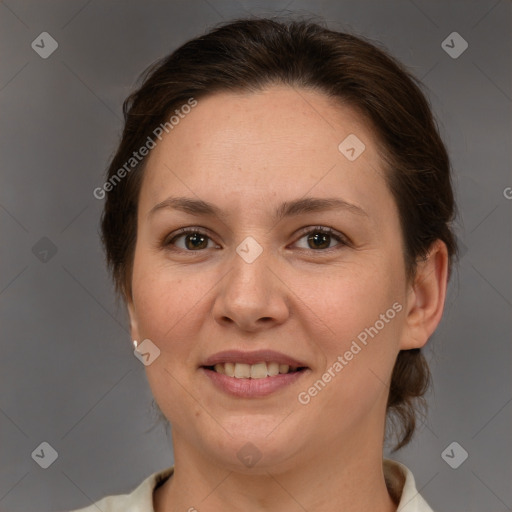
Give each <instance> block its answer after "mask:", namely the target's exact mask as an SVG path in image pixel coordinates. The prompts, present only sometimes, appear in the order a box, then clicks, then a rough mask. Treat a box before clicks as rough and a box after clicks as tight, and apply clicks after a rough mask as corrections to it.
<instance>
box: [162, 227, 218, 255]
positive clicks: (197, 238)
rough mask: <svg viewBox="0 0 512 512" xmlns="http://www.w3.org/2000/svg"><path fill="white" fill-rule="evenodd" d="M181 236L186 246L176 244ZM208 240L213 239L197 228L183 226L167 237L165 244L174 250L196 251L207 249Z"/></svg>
mask: <svg viewBox="0 0 512 512" xmlns="http://www.w3.org/2000/svg"><path fill="white" fill-rule="evenodd" d="M181 238H183V240H184V246H182V247H179V246H177V244H176V240H179V239H181ZM208 241H212V240H211V238H210V237H209V236H208V235H206V234H205V233H203V232H202V231H199V229H197V228H181V229H179V230H178V231H176V232H175V233H172V234H171V235H170V236H169V237H167V238H166V239H165V241H164V243H163V245H164V246H165V247H167V248H169V249H170V250H173V251H174V250H181V251H186V252H196V251H198V250H201V249H207V248H208Z"/></svg>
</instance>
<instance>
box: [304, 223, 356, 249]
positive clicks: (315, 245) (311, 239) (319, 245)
mask: <svg viewBox="0 0 512 512" xmlns="http://www.w3.org/2000/svg"><path fill="white" fill-rule="evenodd" d="M303 238H306V240H307V241H306V244H307V247H301V249H312V250H314V251H323V250H326V249H327V250H328V249H333V248H334V247H332V246H331V242H332V240H333V239H334V240H336V241H338V242H339V243H338V244H337V245H341V246H344V245H348V244H347V242H346V240H345V238H344V237H343V236H342V235H341V233H337V232H335V231H334V230H332V229H331V228H324V227H321V226H319V227H316V228H314V229H311V230H310V231H307V232H306V233H304V234H303V236H302V237H301V238H300V239H303Z"/></svg>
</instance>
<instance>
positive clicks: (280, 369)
mask: <svg viewBox="0 0 512 512" xmlns="http://www.w3.org/2000/svg"><path fill="white" fill-rule="evenodd" d="M202 368H205V369H206V370H210V371H213V372H216V373H219V374H221V375H226V376H227V377H234V378H235V379H266V378H268V377H275V376H276V375H287V374H289V373H296V372H302V371H304V370H307V366H290V365H288V364H280V363H278V362H277V361H269V362H266V361H261V362H259V363H256V364H247V363H231V362H226V363H217V364H215V365H212V366H202Z"/></svg>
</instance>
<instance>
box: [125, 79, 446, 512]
mask: <svg viewBox="0 0 512 512" xmlns="http://www.w3.org/2000/svg"><path fill="white" fill-rule="evenodd" d="M349 134H356V135H357V137H358V138H359V139H360V140H361V141H363V142H364V144H365V146H366V148H365V150H364V151H363V153H362V154H361V155H360V156H359V157H358V158H357V159H356V160H354V161H349V159H347V158H346V157H345V156H344V155H343V154H342V153H341V152H340V151H339V150H338V145H339V144H340V142H341V141H342V140H344V139H345V138H346V137H347V136H348V135H349ZM378 146H379V143H378V141H377V139H376V137H375V135H374V133H373V132H372V130H371V127H370V126H369V125H368V123H366V122H365V121H364V120H363V118H362V117H361V116H359V115H358V114H357V112H356V111H354V110H353V109H352V108H350V107H348V106H346V105H340V104H338V103H334V101H333V100H331V99H329V98H327V97H325V96H324V95H322V94H320V93H318V92H314V91H310V90H304V89H295V90H294V89H292V88H290V87H285V86H279V87H278V86H273V87H270V88H268V89H266V90H265V91H263V92H258V93H243V94H235V93H220V94H215V95H212V96H209V97H207V98H204V99H200V100H199V101H198V105H197V106H196V107H195V108H194V109H193V110H192V111H191V112H190V114H188V115H187V116H186V118H184V119H182V120H181V121H180V123H179V125H178V126H176V127H175V128H174V129H173V131H172V132H170V133H169V134H168V135H166V136H165V137H164V139H163V140H162V141H161V142H159V143H158V145H157V147H156V148H155V149H153V150H152V152H151V155H150V157H149V161H148V163H147V168H146V174H145V177H144V181H143V185H142V189H141V194H140V200H139V211H138V228H137V229H138V238H137V244H136V249H135V258H134V266H133V275H132V286H133V288H132V290H133V293H132V297H131V298H130V299H129V300H128V308H129V313H130V319H131V331H132V336H133V339H134V340H138V341H139V342H140V341H142V340H144V339H146V338H149V339H150V340H151V341H152V342H153V343H154V344H155V345H157V346H158V347H159V349H160V351H161V353H160V356H159V357H158V358H157V359H156V360H155V361H154V362H153V363H152V364H151V365H149V366H147V367H146V372H147V378H148V381H149V384H150V387H151V389H152V392H153V394H154V397H155V400H156V401H157V403H158V404H159V406H160V408H161V410H162V411H163V413H164V414H165V416H166V417H167V418H168V419H169V421H170V422H171V423H172V427H173V430H172V431H173V443H174V454H175V473H174V476H173V477H172V478H171V479H169V480H168V481H167V482H166V483H165V484H164V485H163V486H162V487H160V488H159V489H158V490H157V491H156V492H155V499H154V502H155V510H156V511H157V512H162V511H164V510H165V511H171V510H189V509H190V508H191V507H196V508H197V509H198V510H201V511H218V510H234V511H238V510H240V511H241V510H244V511H245V512H247V511H258V510H266V511H273V510H276V511H277V510H280V511H282V510H286V511H295V510H297V511H299V510H304V509H306V510H308V511H310V512H313V511H317V510H318V511H320V510H321V511H323V512H326V511H327V512H329V511H334V510H344V511H346V512H349V511H356V510H374V511H377V512H384V511H386V512H389V511H393V510H396V505H395V504H394V503H393V502H392V500H391V498H390V496H389V494H388V492H387V489H386V486H385V481H384V477H383V470H382V445H383V433H384V421H385V411H386V400H387V395H388V386H389V382H390V377H391V372H392V369H393V365H394V362H395V359H396V356H397V354H398V352H399V351H400V350H401V349H410V348H414V347H421V346H423V345H424V344H425V343H426V342H427V340H428V338H429V336H430V335H431V334H432V332H433V331H434V329H435V328H436V327H437V325H438V323H439V321H440V319H441V316H442V312H443V307H444V300H445V293H446V281H447V261H448V258H447V251H446V247H445V245H444V244H443V243H442V242H440V241H438V242H437V243H436V244H434V245H433V246H432V250H431V252H430V254H429V257H428V258H427V259H426V260H425V261H423V262H421V263H420V264H419V266H418V271H417V275H416V279H415V281H414V282H411V283H407V282H406V277H405V266H404V258H403V246H402V236H401V230H400V224H399V218H398V212H397V208H396V205H395V202H394V200H393V197H392V195H391V193H390V191H389V190H388V188H387V186H386V183H385V181H384V177H383V173H384V170H383V168H382V162H381V158H380V156H379V153H378ZM169 196H186V197H191V198H194V199H202V200H206V201H209V202H211V203H213V204H215V205H216V206H218V207H219V208H220V209H221V210H222V211H223V213H222V215H221V216H204V215H200V216H197V215H191V214H187V213H184V212H181V211H177V210H172V209H165V208H164V209H160V210H158V212H156V213H154V214H149V212H150V210H151V209H152V208H153V207H154V206H155V205H156V204H158V203H160V202H161V201H164V200H165V199H166V198H168V197H169ZM304 196H307V197H320V198H326V197H338V198H342V199H343V200H345V201H347V202H350V203H352V204H355V205H358V206H359V207H360V208H362V209H363V210H364V211H365V212H366V215H356V214H353V213H350V212H349V211H347V210H328V211H322V212H308V213H303V214H301V215H299V216H295V217H290V218H284V219H282V220H280V221H279V222H277V223H276V221H275V220H273V218H272V213H273V211H274V210H275V209H276V208H277V207H278V206H279V205H280V204H281V203H282V202H284V201H291V200H295V199H299V198H302V197H304ZM315 226H325V227H330V228H332V229H334V230H335V231H336V232H339V233H340V234H342V236H345V237H347V238H348V240H349V243H348V244H343V243H341V242H339V241H337V240H336V239H335V238H334V237H331V238H330V241H329V237H327V239H326V242H325V245H321V243H320V242H319V243H317V245H315V244H314V243H311V242H309V243H308V237H307V236H306V235H307V234H308V233H309V232H310V231H313V230H314V227H315ZM182 227H196V228H197V230H198V231H200V232H201V233H204V234H205V235H206V236H208V237H209V238H207V239H206V240H207V241H205V242H204V245H201V248H200V249H195V250H194V248H193V247H194V245H193V244H192V243H190V240H189V242H188V245H187V244H186V242H187V238H186V235H185V236H181V237H180V238H179V239H175V240H174V246H173V245H168V246H165V244H164V242H165V241H167V242H169V241H170V240H171V239H172V238H173V236H177V234H175V235H173V233H176V230H178V229H179V228H182ZM169 235H171V236H169ZM248 236H251V237H253V238H254V239H255V240H256V241H257V242H258V243H259V245H260V246H261V247H262V249H263V252H262V253H261V254H260V256H259V257H258V258H257V259H256V260H255V261H253V262H252V263H250V264H249V263H247V262H246V261H244V259H242V258H241V257H240V256H239V255H238V254H237V252H236V248H237V246H239V244H240V243H241V242H242V241H243V240H244V239H245V238H246V237H248ZM196 245H197V243H196ZM318 245H320V247H321V248H316V247H318ZM172 247H174V248H175V250H174V251H173V250H172ZM187 247H188V248H187ZM190 247H192V249H191V248H190ZM322 247H329V248H330V249H327V248H322ZM187 251H188V252H187ZM394 303H398V304H400V305H401V306H402V309H401V311H400V312H399V313H397V314H396V316H394V318H393V319H392V320H390V321H389V322H387V323H385V326H384V328H382V329H380V330H379V332H378V335H376V336H375V337H374V338H369V341H368V344H367V345H366V346H364V347H363V348H362V350H361V351H360V352H359V353H358V354H357V355H356V356H354V358H353V359H352V360H351V361H350V362H349V363H348V364H347V365H346V366H344V368H343V370H342V371H340V372H339V373H337V374H336V376H335V377H334V378H332V379H331V381H330V382H329V383H328V384H327V385H326V386H325V388H324V389H322V390H321V392H319V393H318V394H317V395H316V396H315V397H313V398H312V399H311V401H310V402H309V403H308V404H307V405H303V404H301V403H299V401H298V395H299V393H300V392H303V391H307V390H308V388H309V387H311V386H312V384H313V383H314V382H315V381H317V380H318V379H320V378H321V377H322V375H323V374H324V373H325V372H326V370H327V369H328V368H329V367H332V365H333V363H334V362H335V361H336V360H337V358H338V356H340V355H343V354H344V353H345V352H346V351H347V350H348V349H349V348H350V346H351V343H352V341H353V340H355V339H356V338H357V336H358V334H359V333H361V332H362V331H364V329H365V328H368V327H370V326H374V325H375V323H376V321H377V320H379V318H380V315H381V314H385V312H386V311H387V310H389V309H390V308H392V305H393V304H394ZM229 349H238V350H243V351H253V350H259V349H273V350H277V351H279V352H282V353H284V354H287V355H290V356H293V357H295V358H297V359H299V360H301V361H304V362H305V363H306V364H307V366H308V367H309V370H308V371H307V372H306V373H304V374H303V375H302V376H301V377H300V379H298V380H297V381H296V382H295V383H293V384H292V385H290V386H288V387H286V388H284V389H282V390H280V391H278V392H276V393H274V394H272V395H270V396H268V397H265V398H258V399H254V398H252V399H247V398H246V399H241V398H234V397H231V396H229V395H227V394H225V393H223V392H221V391H219V390H217V389H216V388H214V386H213V385H212V384H211V382H210V380H209V379H208V378H207V377H206V376H205V375H204V373H203V372H202V371H201V370H200V369H199V367H200V365H201V364H202V363H203V362H204V360H205V359H206V358H207V357H209V356H211V355H213V354H215V353H216V352H219V351H223V350H229ZM247 442H251V443H252V444H253V445H254V446H255V447H257V450H258V453H259V454H261V459H260V460H259V461H258V462H257V464H256V465H255V466H253V467H252V468H248V467H246V466H245V465H244V464H243V463H242V462H241V461H240V460H239V458H238V457H237V452H238V451H239V450H240V448H241V447H242V446H244V445H245V444H246V443H247Z"/></svg>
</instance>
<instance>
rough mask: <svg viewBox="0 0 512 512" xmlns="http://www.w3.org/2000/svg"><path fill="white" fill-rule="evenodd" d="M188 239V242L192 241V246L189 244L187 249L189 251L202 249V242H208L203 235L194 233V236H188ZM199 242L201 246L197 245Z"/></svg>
mask: <svg viewBox="0 0 512 512" xmlns="http://www.w3.org/2000/svg"><path fill="white" fill-rule="evenodd" d="M186 238H187V240H188V241H192V246H190V245H189V244H187V247H188V248H189V249H198V248H202V247H201V245H200V244H201V242H202V243H204V241H205V240H206V237H205V236H203V235H200V234H199V233H193V234H192V235H188V236H187V237H186ZM197 241H199V245H196V242H197Z"/></svg>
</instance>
